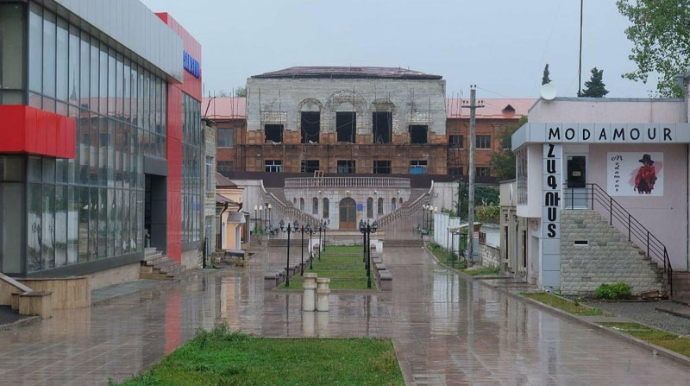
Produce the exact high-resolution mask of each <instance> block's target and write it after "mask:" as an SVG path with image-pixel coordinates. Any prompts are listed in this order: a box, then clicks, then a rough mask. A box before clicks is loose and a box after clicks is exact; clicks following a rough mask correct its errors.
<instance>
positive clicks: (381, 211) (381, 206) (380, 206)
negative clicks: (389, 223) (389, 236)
mask: <svg viewBox="0 0 690 386" xmlns="http://www.w3.org/2000/svg"><path fill="white" fill-rule="evenodd" d="M378 213H379V216H381V215H382V214H383V198H379V207H378Z"/></svg>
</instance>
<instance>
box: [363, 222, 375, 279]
mask: <svg viewBox="0 0 690 386" xmlns="http://www.w3.org/2000/svg"><path fill="white" fill-rule="evenodd" d="M378 228H379V223H378V221H376V220H374V222H373V223H372V224H369V221H367V222H364V221H363V220H360V221H359V231H360V232H361V233H362V234H363V235H364V240H370V239H371V234H372V233H376V231H377V230H378ZM364 245H365V246H366V247H367V288H371V245H367V242H366V241H365V244H364Z"/></svg>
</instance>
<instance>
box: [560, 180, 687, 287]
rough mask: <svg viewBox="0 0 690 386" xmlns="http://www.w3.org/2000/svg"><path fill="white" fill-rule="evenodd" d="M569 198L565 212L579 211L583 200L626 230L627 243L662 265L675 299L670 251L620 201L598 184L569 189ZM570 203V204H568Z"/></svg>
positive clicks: (611, 223)
mask: <svg viewBox="0 0 690 386" xmlns="http://www.w3.org/2000/svg"><path fill="white" fill-rule="evenodd" d="M566 189H567V190H566V191H567V192H569V193H570V197H565V201H564V203H565V205H564V209H570V210H572V209H578V207H576V206H575V203H576V199H577V203H582V202H583V199H584V202H585V203H586V204H585V205H586V207H587V208H588V209H591V210H597V207H600V208H601V209H602V210H603V211H604V212H605V213H604V214H606V215H607V216H606V217H608V223H609V225H611V226H615V225H614V221H615V222H617V223H618V224H620V226H622V227H623V230H624V231H626V232H627V236H628V241H629V242H632V243H634V244H635V245H637V246H638V247H640V248H645V251H646V255H647V256H648V257H649V258H654V259H655V260H657V261H658V262H660V263H661V264H662V265H663V268H664V272H665V273H666V274H667V277H668V287H669V293H670V295H671V296H673V267H672V266H671V259H670V258H669V256H668V250H667V248H666V246H665V245H664V243H662V242H661V240H659V238H658V237H656V236H654V235H653V234H652V233H651V232H650V231H649V230H648V229H647V228H646V227H645V226H644V225H642V223H641V222H640V221H639V220H637V219H636V218H635V217H633V215H632V214H630V212H628V211H627V210H626V209H625V208H624V207H623V206H622V205H621V204H620V203H618V201H616V200H614V199H613V197H611V196H610V195H609V194H608V193H606V191H605V190H604V189H602V188H601V187H600V186H599V185H597V184H595V183H588V184H584V186H582V187H570V188H566ZM568 201H569V202H568ZM568 203H569V204H570V207H568Z"/></svg>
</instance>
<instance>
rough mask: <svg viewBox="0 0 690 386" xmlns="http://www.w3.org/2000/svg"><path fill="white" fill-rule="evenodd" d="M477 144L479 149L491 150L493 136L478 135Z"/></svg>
mask: <svg viewBox="0 0 690 386" xmlns="http://www.w3.org/2000/svg"><path fill="white" fill-rule="evenodd" d="M475 144H476V146H477V149H491V136H490V135H478V136H477V140H476V142H475Z"/></svg>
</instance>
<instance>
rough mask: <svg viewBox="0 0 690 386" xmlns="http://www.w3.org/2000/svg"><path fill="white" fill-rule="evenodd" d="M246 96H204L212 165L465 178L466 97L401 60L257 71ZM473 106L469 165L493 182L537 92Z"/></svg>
mask: <svg viewBox="0 0 690 386" xmlns="http://www.w3.org/2000/svg"><path fill="white" fill-rule="evenodd" d="M247 89H248V97H247V98H239V97H236V98H207V99H205V100H204V105H203V108H202V110H203V112H204V116H205V117H206V118H209V119H212V120H213V121H215V122H216V124H217V125H218V171H219V172H220V173H222V174H224V175H226V176H230V175H231V174H232V173H233V172H283V173H308V174H313V172H314V171H316V170H319V171H323V172H324V173H326V174H334V175H335V174H359V175H367V174H393V175H408V174H434V175H447V174H450V175H452V176H464V175H466V174H467V172H468V170H467V165H468V161H469V143H468V138H469V121H470V119H469V109H467V108H466V107H464V104H466V102H467V101H466V100H463V99H461V98H448V99H446V97H445V93H446V91H445V82H444V80H443V79H442V77H441V76H439V75H429V74H424V73H421V72H416V71H411V70H406V69H401V68H380V67H294V68H288V69H285V70H280V71H276V72H269V73H266V74H261V75H256V76H253V77H251V78H250V79H249V80H248V82H247ZM483 102H484V108H482V109H479V110H477V138H476V148H477V152H476V155H477V158H476V172H477V176H478V178H479V179H485V180H487V181H488V180H490V179H491V178H490V176H491V171H490V165H489V160H490V158H491V154H493V153H494V152H496V151H502V150H503V149H504V148H505V147H506V146H505V145H506V144H503V143H502V141H501V138H502V137H503V135H502V134H503V132H504V131H505V130H507V129H508V128H510V127H516V126H517V123H518V121H519V119H520V117H522V116H525V115H527V112H528V109H529V108H530V106H532V104H533V103H534V99H526V98H525V99H520V98H510V99H508V98H505V99H483Z"/></svg>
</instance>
